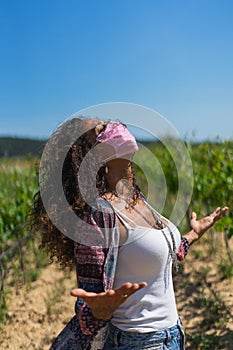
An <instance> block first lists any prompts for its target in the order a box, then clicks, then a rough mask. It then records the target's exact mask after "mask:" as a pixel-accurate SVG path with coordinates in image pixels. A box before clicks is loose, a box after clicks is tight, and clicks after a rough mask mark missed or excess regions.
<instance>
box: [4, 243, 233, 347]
mask: <svg viewBox="0 0 233 350" xmlns="http://www.w3.org/2000/svg"><path fill="white" fill-rule="evenodd" d="M217 245H218V250H217V251H216V252H212V253H211V254H210V252H209V250H208V249H209V247H208V244H207V243H206V242H205V240H203V241H202V243H198V244H197V246H195V248H194V247H192V248H191V250H190V253H189V255H188V257H187V258H186V261H185V262H183V263H182V264H181V268H180V272H179V273H176V274H175V277H174V284H175V291H176V298H177V307H178V310H179V313H180V315H181V317H182V319H183V325H184V328H185V332H186V336H187V349H188V350H198V349H200V350H206V349H210V350H217V349H222V350H233V322H232V321H233V319H232V314H233V279H223V278H222V277H221V275H220V274H219V272H218V264H219V262H220V261H222V259H223V255H225V253H224V254H223V252H224V246H223V240H222V239H221V237H220V238H219V240H218V243H217ZM192 250H193V252H192ZM75 287H76V276H75V273H71V274H70V275H67V274H64V273H63V271H61V270H60V269H59V268H57V267H56V266H54V265H49V266H47V267H46V268H44V269H43V271H42V272H41V275H40V277H39V278H38V279H37V280H36V281H35V282H32V283H31V284H25V285H20V286H16V287H14V288H11V290H10V293H9V295H8V299H9V300H8V311H7V318H6V321H5V323H4V324H3V325H2V327H1V329H0V331H1V334H0V348H1V349H2V350H5V349H8V350H9V349H10V350H19V349H24V350H27V349H35V350H46V349H49V347H50V345H51V343H52V341H53V340H54V338H55V337H56V335H57V334H58V333H59V332H60V331H61V329H62V328H63V327H64V326H65V324H66V323H67V322H68V321H69V319H70V318H71V317H72V316H73V315H74V302H75V299H74V298H73V297H71V296H70V290H71V289H73V288H75Z"/></svg>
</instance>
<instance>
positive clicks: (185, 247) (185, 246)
mask: <svg viewBox="0 0 233 350" xmlns="http://www.w3.org/2000/svg"><path fill="white" fill-rule="evenodd" d="M189 247H190V245H189V242H188V240H187V238H185V237H181V243H180V246H179V248H178V251H177V253H176V255H177V259H178V260H179V261H182V260H184V259H185V257H186V255H187V254H188V251H189Z"/></svg>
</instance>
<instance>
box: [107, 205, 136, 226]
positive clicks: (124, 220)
mask: <svg viewBox="0 0 233 350" xmlns="http://www.w3.org/2000/svg"><path fill="white" fill-rule="evenodd" d="M112 206H113V205H112ZM113 208H114V210H115V213H116V215H117V216H118V217H119V219H120V220H121V221H122V223H123V224H124V225H125V227H126V228H127V229H132V228H135V227H136V226H137V225H136V224H135V222H134V221H133V220H131V219H130V218H129V217H128V216H127V215H125V214H123V213H121V212H120V210H119V209H117V208H116V207H115V206H113ZM129 222H130V223H131V224H132V225H133V226H134V227H132V226H130V225H129Z"/></svg>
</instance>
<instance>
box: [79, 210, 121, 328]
mask: <svg viewBox="0 0 233 350" xmlns="http://www.w3.org/2000/svg"><path fill="white" fill-rule="evenodd" d="M114 220H115V218H114V217H113V213H108V212H104V211H102V212H101V211H100V210H97V211H95V212H92V213H91V221H92V223H93V225H94V226H98V227H107V228H110V227H112V225H113V223H114ZM107 254H108V248H103V247H99V246H85V245H82V244H76V245H75V257H76V261H77V265H76V268H77V275H78V281H79V283H78V284H79V288H83V289H84V290H86V291H88V292H94V293H101V292H103V291H105V283H104V264H105V261H106V257H107ZM76 314H77V317H78V320H79V324H80V328H81V330H82V332H83V334H86V335H95V334H96V333H97V332H98V331H99V330H100V329H101V328H102V327H104V326H105V325H106V323H107V321H106V320H99V319H96V318H95V317H94V316H93V315H92V311H91V308H90V307H89V305H88V304H87V303H86V302H84V301H83V299H82V298H78V300H77V302H76Z"/></svg>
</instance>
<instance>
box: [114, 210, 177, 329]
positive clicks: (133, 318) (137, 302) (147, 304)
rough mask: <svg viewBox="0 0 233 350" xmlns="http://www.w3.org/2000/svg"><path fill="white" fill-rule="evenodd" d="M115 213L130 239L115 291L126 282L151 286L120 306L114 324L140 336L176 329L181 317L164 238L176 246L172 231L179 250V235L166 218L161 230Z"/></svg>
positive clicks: (123, 248)
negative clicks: (166, 224) (171, 328)
mask: <svg viewBox="0 0 233 350" xmlns="http://www.w3.org/2000/svg"><path fill="white" fill-rule="evenodd" d="M151 209H153V208H151ZM115 212H116V214H117V215H118V217H119V219H120V220H121V221H122V222H123V224H124V225H125V226H126V228H127V231H128V239H127V241H126V242H125V243H124V245H123V246H121V247H120V248H119V253H118V260H117V267H116V274H115V280H114V288H118V287H120V286H122V284H124V283H125V282H132V283H138V282H143V281H145V282H147V284H148V285H147V287H144V288H142V289H141V290H139V291H137V292H135V293H134V294H133V295H131V296H130V297H128V298H127V299H126V301H125V302H124V303H123V304H122V305H120V306H119V308H118V309H117V310H116V311H115V312H114V314H113V316H112V319H111V322H112V324H113V325H115V326H116V327H118V328H120V329H121V330H124V331H132V332H139V333H145V332H152V331H157V330H161V329H164V328H167V327H172V326H174V325H175V324H176V323H177V319H178V314H177V309H176V302H175V295H174V289H173V282H172V261H171V257H170V255H169V248H168V243H167V241H166V238H165V237H164V235H165V236H166V237H167V239H168V241H169V242H170V244H171V246H173V243H172V238H171V234H170V230H171V231H172V233H173V236H174V239H175V245H176V247H177V248H178V247H179V245H180V241H181V236H180V232H179V231H178V229H177V228H176V226H175V225H174V224H172V223H171V222H170V221H168V220H167V219H166V221H168V227H166V228H164V229H163V230H160V229H154V228H148V227H142V226H138V225H136V224H135V223H134V222H133V221H132V220H130V219H129V218H128V217H126V216H125V215H123V214H122V213H120V212H119V211H118V210H117V209H116V208H115ZM126 220H127V221H126ZM128 222H131V224H132V226H131V225H129V224H128ZM169 229H170V230H169ZM162 231H163V232H162ZM165 280H166V281H165ZM167 281H168V283H166V282H167Z"/></svg>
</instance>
